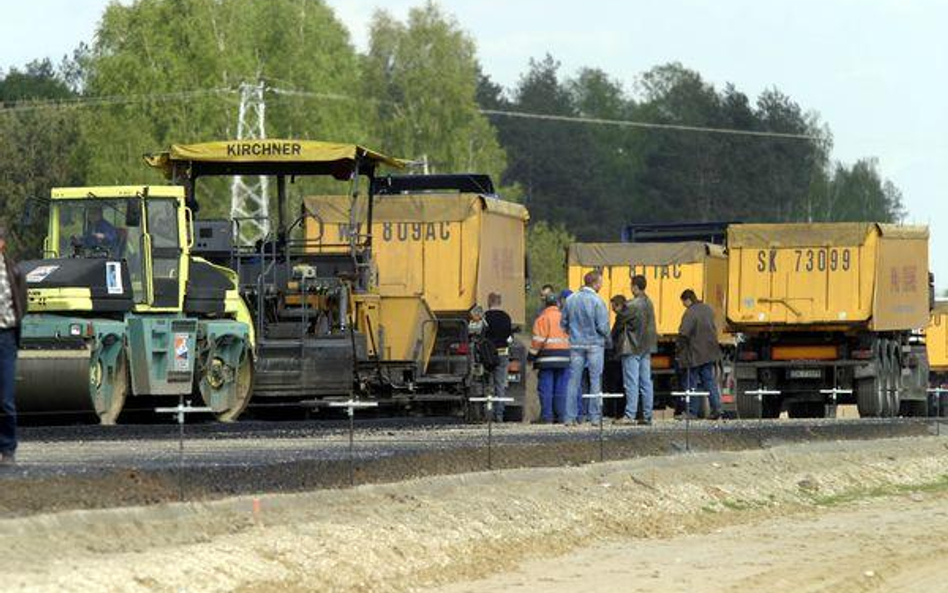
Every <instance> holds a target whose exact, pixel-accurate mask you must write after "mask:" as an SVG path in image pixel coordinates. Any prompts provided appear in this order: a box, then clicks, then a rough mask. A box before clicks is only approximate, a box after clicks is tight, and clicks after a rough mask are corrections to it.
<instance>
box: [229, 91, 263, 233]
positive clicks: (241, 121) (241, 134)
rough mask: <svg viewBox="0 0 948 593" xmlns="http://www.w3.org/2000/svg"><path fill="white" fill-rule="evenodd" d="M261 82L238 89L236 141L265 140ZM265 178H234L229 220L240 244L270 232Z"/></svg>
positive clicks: (231, 189)
mask: <svg viewBox="0 0 948 593" xmlns="http://www.w3.org/2000/svg"><path fill="white" fill-rule="evenodd" d="M263 91H264V85H263V82H258V83H256V84H250V83H246V82H245V83H243V84H241V85H240V107H239V109H238V111H237V139H238V140H253V139H262V138H266V137H267V133H266V128H265V127H264V119H265V115H266V104H265V103H264V100H263ZM268 212H269V210H268V193H267V178H266V177H265V176H262V175H261V176H260V177H249V178H245V177H241V176H240V175H237V176H235V177H234V180H233V182H232V183H231V186H230V216H231V219H232V220H236V221H239V225H238V226H237V227H236V228H239V229H240V236H237V237H234V239H235V240H237V241H238V242H240V243H241V244H247V243H252V242H253V241H256V240H257V239H260V238H262V237H264V236H266V234H267V233H268V232H269V231H270V219H269V213H268Z"/></svg>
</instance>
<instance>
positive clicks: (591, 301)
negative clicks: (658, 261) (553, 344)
mask: <svg viewBox="0 0 948 593" xmlns="http://www.w3.org/2000/svg"><path fill="white" fill-rule="evenodd" d="M600 289H602V274H600V273H599V272H598V271H595V270H594V271H592V272H588V273H587V274H586V275H585V276H584V277H583V287H582V288H581V289H580V290H579V291H577V292H575V293H573V294H572V295H570V297H569V298H568V299H566V304H565V305H564V306H563V318H562V320H561V321H560V325H561V326H562V328H563V329H564V330H566V332H567V334H568V335H569V347H570V364H569V369H570V375H569V388H568V391H567V395H566V421H565V424H566V425H568V426H569V425H573V424H575V423H576V422H577V420H578V415H579V409H578V408H577V407H576V402H577V399H579V398H580V397H582V390H581V389H580V386H581V384H582V377H583V369H584V368H585V369H586V370H588V371H589V393H590V394H599V393H602V367H603V362H604V361H603V358H604V356H605V348H606V344H607V342H608V341H609V339H610V332H609V312H608V311H607V310H606V303H605V302H604V301H603V300H602V299H601V298H600V297H599V294H598V292H599V290H600ZM586 410H587V417H588V419H589V421H590V422H599V420H600V419H601V417H602V400H599V399H595V398H593V399H590V400H589V402H588V404H587V405H586Z"/></svg>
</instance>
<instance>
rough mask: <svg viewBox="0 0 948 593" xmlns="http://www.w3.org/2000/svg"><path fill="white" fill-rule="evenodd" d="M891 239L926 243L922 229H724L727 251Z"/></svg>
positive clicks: (835, 225)
mask: <svg viewBox="0 0 948 593" xmlns="http://www.w3.org/2000/svg"><path fill="white" fill-rule="evenodd" d="M876 228H878V229H879V231H880V234H881V235H882V236H883V237H890V238H893V239H927V238H928V228H927V227H924V226H899V225H894V224H877V223H866V222H846V223H841V222H831V223H795V224H739V225H732V226H730V227H729V228H728V236H727V244H728V247H730V248H732V249H735V248H739V247H837V246H840V247H842V246H851V247H852V246H857V245H862V244H863V243H865V242H866V238H867V237H868V236H869V233H871V232H872V231H873V229H876Z"/></svg>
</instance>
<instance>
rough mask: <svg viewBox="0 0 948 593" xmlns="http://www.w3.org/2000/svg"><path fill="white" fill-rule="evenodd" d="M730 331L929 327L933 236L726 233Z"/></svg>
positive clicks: (782, 228)
mask: <svg viewBox="0 0 948 593" xmlns="http://www.w3.org/2000/svg"><path fill="white" fill-rule="evenodd" d="M728 250H729V264H728V297H729V298H728V306H727V318H728V322H729V323H730V324H731V326H732V327H734V328H736V329H738V330H741V331H747V330H753V329H754V328H755V327H756V328H761V327H770V328H774V327H788V328H792V327H806V326H832V327H843V328H845V327H853V326H860V327H866V328H868V329H870V330H872V331H904V330H911V329H917V328H921V327H924V326H925V325H926V324H927V322H928V306H929V289H928V229H927V227H917V226H896V225H887V224H876V223H816V224H746V225H744V224H742V225H733V226H731V227H730V228H729V229H728Z"/></svg>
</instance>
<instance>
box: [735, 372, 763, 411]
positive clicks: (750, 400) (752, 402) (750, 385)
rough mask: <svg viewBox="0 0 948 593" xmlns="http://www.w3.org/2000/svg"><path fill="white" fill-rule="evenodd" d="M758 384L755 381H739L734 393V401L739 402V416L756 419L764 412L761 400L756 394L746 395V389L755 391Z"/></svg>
mask: <svg viewBox="0 0 948 593" xmlns="http://www.w3.org/2000/svg"><path fill="white" fill-rule="evenodd" d="M756 388H757V384H756V383H755V382H753V381H737V383H736V385H735V389H736V391H737V393H736V394H735V395H734V401H735V402H736V403H737V417H738V418H749V419H753V420H756V419H757V418H760V417H761V416H762V414H763V409H762V405H761V402H760V400H758V399H757V396H756V395H746V394H745V392H746V391H753V390H754V389H756Z"/></svg>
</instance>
